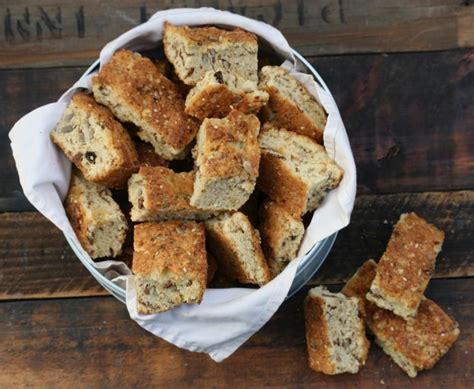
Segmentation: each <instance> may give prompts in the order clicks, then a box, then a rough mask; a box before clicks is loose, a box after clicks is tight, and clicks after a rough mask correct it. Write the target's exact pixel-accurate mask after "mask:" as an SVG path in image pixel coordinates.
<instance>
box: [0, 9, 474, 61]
mask: <svg viewBox="0 0 474 389" xmlns="http://www.w3.org/2000/svg"><path fill="white" fill-rule="evenodd" d="M199 6H211V7H215V8H218V9H223V10H228V11H232V12H235V13H237V14H241V15H245V16H248V17H250V18H253V19H257V20H262V21H265V22H267V23H269V24H271V25H273V26H275V27H277V28H278V29H280V30H281V31H282V32H283V34H285V36H286V37H287V38H288V40H289V42H290V44H291V45H293V46H294V47H295V48H296V49H298V50H300V51H301V52H302V53H303V54H305V55H323V54H324V55H327V54H347V53H367V52H401V51H427V50H428V51H432V50H444V49H451V48H459V47H472V46H473V45H474V31H473V29H472V18H473V17H474V13H473V9H472V7H471V6H470V3H469V2H468V1H467V2H466V1H458V0H440V1H437V2H436V3H434V2H427V1H424V0H410V1H408V0H403V1H394V0H391V1H384V2H380V1H378V0H355V1H342V0H328V1H325V2H313V1H310V0H298V1H293V0H237V1H236V0H234V1H230V0H160V1H151V0H145V1H141V2H139V3H137V2H134V1H131V0H125V1H121V2H119V3H117V2H115V1H112V0H105V1H101V2H100V3H97V2H96V1H93V0H83V1H82V2H80V3H77V2H76V1H73V0H68V1H58V0H39V1H35V2H33V1H31V0H16V1H12V0H6V1H4V2H3V4H2V7H1V9H0V31H1V32H2V34H1V40H0V68H8V67H10V68H11V67H38V66H58V65H69V66H70V65H78V64H82V65H83V64H87V63H89V62H90V61H91V60H92V59H94V58H95V57H97V55H98V52H99V50H100V48H101V47H102V46H103V45H104V44H105V43H106V42H108V41H110V40H112V39H114V38H116V37H117V36H118V35H120V34H122V33H123V32H125V31H127V30H128V29H130V28H132V27H134V26H136V25H138V24H139V23H142V22H144V21H146V20H147V19H148V18H149V17H150V16H151V15H152V14H153V13H154V12H156V11H157V10H163V9H169V8H179V7H199Z"/></svg>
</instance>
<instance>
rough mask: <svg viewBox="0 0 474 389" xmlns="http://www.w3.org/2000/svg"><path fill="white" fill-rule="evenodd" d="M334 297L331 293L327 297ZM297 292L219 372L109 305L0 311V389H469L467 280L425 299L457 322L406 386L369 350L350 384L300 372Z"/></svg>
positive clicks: (446, 284) (473, 329)
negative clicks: (445, 348)
mask: <svg viewBox="0 0 474 389" xmlns="http://www.w3.org/2000/svg"><path fill="white" fill-rule="evenodd" d="M335 289H336V290H338V289H339V286H337V287H336V288H335ZM305 293H306V290H305V291H302V292H300V293H299V294H297V295H296V296H295V297H293V298H292V299H290V300H289V301H288V302H286V303H284V304H283V306H282V307H281V308H280V310H279V311H278V312H277V314H276V315H275V316H274V317H273V318H272V319H271V321H270V322H269V323H268V324H266V325H265V326H264V327H263V329H262V330H260V331H259V332H258V333H257V334H256V335H254V336H253V337H252V338H251V339H250V340H249V341H248V342H247V343H246V344H245V345H244V346H243V347H242V348H241V349H239V350H238V351H237V352H236V353H235V354H234V355H232V356H231V357H230V358H228V359H227V360H225V361H224V362H223V363H221V364H217V363H214V362H213V361H212V360H211V359H210V358H209V357H208V356H206V355H204V354H198V353H191V352H188V351H184V350H181V349H178V348H176V347H174V346H172V345H170V344H169V343H166V342H165V341H162V340H160V339H158V338H156V337H154V336H153V335H151V334H149V333H147V332H145V330H143V329H141V328H140V327H139V326H138V325H137V324H136V323H134V322H133V321H132V320H131V319H129V317H128V313H127V311H126V308H125V307H124V306H123V305H122V304H120V303H119V302H118V301H116V300H114V299H113V298H111V297H101V298H81V299H62V300H41V301H23V302H6V303H2V304H0V315H1V317H2V320H1V321H0V350H1V351H0V363H1V366H2V369H1V371H0V386H2V387H25V386H33V387H37V386H38V385H39V384H41V386H43V387H64V388H69V387H94V388H95V387H114V386H120V387H143V386H145V387H151V386H159V387H198V388H200V387H213V388H224V387H230V386H232V387H245V388H261V387H292V388H295V387H298V388H300V387H305V388H306V387H308V388H309V387H311V388H328V387H331V388H332V387H378V386H381V384H384V385H386V386H387V387H398V388H399V387H405V386H408V385H410V384H416V385H417V387H420V388H432V387H456V388H472V387H473V385H474V379H473V375H472V366H473V365H474V353H473V352H472V350H473V349H474V344H473V339H474V304H473V300H472V298H471V296H472V294H473V293H474V281H473V280H472V279H458V280H434V281H432V282H431V284H430V286H429V288H428V291H427V295H428V296H429V297H430V298H432V299H434V300H435V301H436V302H437V303H438V304H439V305H440V306H441V307H443V309H445V310H446V311H447V312H448V313H449V314H450V315H452V316H453V317H455V318H456V320H457V321H458V322H459V325H460V328H461V335H460V338H459V340H458V342H457V343H456V344H455V345H454V346H453V348H452V349H451V350H450V351H449V352H448V353H447V354H446V355H445V356H444V357H443V359H441V361H440V362H439V363H438V364H437V365H436V366H435V367H434V368H433V369H432V370H429V371H426V372H422V373H420V374H419V376H418V377H417V378H416V379H409V378H408V377H407V376H406V375H405V373H403V372H402V371H401V369H399V368H398V367H397V366H396V365H395V364H393V363H392V362H391V361H390V360H389V358H388V357H387V356H386V355H385V354H383V352H382V351H381V349H380V348H379V347H378V346H376V345H375V344H372V347H371V350H370V352H369V358H368V361H367V364H366V366H365V367H364V368H363V369H362V370H361V371H360V372H359V373H358V374H356V375H351V374H342V375H338V376H324V375H322V374H318V373H315V372H313V371H312V370H310V369H309V368H308V366H307V355H306V346H305V340H304V323H303V310H302V307H303V297H304V295H305Z"/></svg>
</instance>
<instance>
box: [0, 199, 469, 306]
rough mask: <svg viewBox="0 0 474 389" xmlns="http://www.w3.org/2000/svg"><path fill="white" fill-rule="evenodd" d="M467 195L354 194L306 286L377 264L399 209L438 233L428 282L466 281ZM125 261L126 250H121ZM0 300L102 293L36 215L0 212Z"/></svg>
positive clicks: (51, 228)
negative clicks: (348, 218)
mask: <svg viewBox="0 0 474 389" xmlns="http://www.w3.org/2000/svg"><path fill="white" fill-rule="evenodd" d="M473 204H474V191H461V192H447V193H423V194H398V195H384V196H369V195H366V196H360V197H359V198H358V199H357V201H356V206H355V210H354V213H353V217H352V222H351V224H350V226H349V227H347V228H346V229H345V230H343V231H342V232H341V233H340V235H339V237H338V239H337V241H336V244H335V247H334V249H333V250H332V251H331V253H330V254H329V257H328V258H327V260H326V263H325V264H324V265H323V267H322V269H321V270H320V272H319V273H318V275H317V277H316V278H315V280H313V282H312V284H315V283H338V282H343V281H345V280H346V279H347V278H348V277H349V276H350V275H351V274H352V273H353V272H354V271H355V269H356V268H357V267H358V266H359V265H360V264H361V263H362V262H363V261H365V260H366V259H368V258H375V259H378V258H379V257H380V256H381V254H382V253H383V251H384V248H385V246H386V244H387V241H388V239H389V236H390V233H391V231H392V223H394V222H395V221H396V220H397V219H398V217H399V216H400V214H401V213H402V212H407V211H415V212H417V213H419V214H420V215H421V216H423V217H425V218H427V219H428V220H429V221H430V222H432V223H435V224H436V225H437V226H438V227H440V228H442V229H443V230H444V231H446V241H445V244H444V247H443V251H442V252H441V254H440V256H439V258H438V262H437V266H436V274H435V277H436V278H440V277H441V278H443V277H464V276H474V258H473V253H472V238H473V232H474V231H473V225H472V223H473V222H472V214H473ZM125 251H126V253H125V259H126V260H129V258H130V252H129V249H126V250H125ZM0 279H2V282H1V283H0V300H11V299H29V298H38V297H68V296H84V295H101V294H105V293H106V292H105V291H103V290H102V289H101V288H100V286H99V285H98V284H97V283H96V282H95V280H94V279H93V278H92V277H91V276H89V275H88V274H87V271H86V270H85V269H84V268H83V267H82V265H81V263H80V262H79V260H78V259H77V258H76V257H75V256H74V254H73V253H72V251H71V250H70V249H69V248H68V247H67V243H66V242H65V240H64V238H63V237H62V236H61V234H60V232H59V231H58V230H57V229H56V228H55V227H54V226H53V225H52V224H51V223H49V222H48V221H47V220H46V219H45V218H44V217H42V216H41V215H39V214H37V213H15V214H8V213H7V214H0Z"/></svg>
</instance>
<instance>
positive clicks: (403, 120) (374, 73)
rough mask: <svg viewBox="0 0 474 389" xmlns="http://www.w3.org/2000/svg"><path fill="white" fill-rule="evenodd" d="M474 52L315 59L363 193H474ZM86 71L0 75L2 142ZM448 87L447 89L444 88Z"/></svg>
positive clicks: (1, 148)
mask: <svg viewBox="0 0 474 389" xmlns="http://www.w3.org/2000/svg"><path fill="white" fill-rule="evenodd" d="M473 57H474V51H472V50H457V51H446V52H436V53H421V54H390V55H363V56H338V57H325V58H317V59H312V60H311V62H312V63H313V64H314V65H315V67H316V68H317V69H318V70H319V71H320V73H321V75H322V76H323V78H324V79H325V80H326V81H327V83H328V85H329V87H330V88H331V90H332V92H333V95H334V97H335V98H336V100H337V102H338V105H339V107H340V110H341V113H342V116H343V119H344V121H345V124H346V127H347V131H348V133H349V136H350V139H351V144H352V148H353V151H354V155H355V158H356V162H357V165H358V182H359V192H361V193H396V192H418V191H429V190H440V191H444V190H459V189H472V188H474V174H473V172H474V154H473V153H472V150H473V149H474V131H472V129H473V128H474V100H473V99H472V96H473V93H474V61H473ZM83 71H84V68H62V69H36V70H6V71H0V85H2V88H1V89H0V101H2V102H3V101H6V102H8V103H7V104H0V138H2V139H6V135H7V133H8V131H9V129H10V128H11V126H12V125H13V124H14V122H15V121H16V120H17V119H18V118H19V117H20V116H21V115H23V114H25V113H27V112H28V111H30V110H32V109H34V108H36V107H37V106H39V105H42V104H46V103H48V102H51V101H55V100H56V99H57V98H58V96H59V95H60V94H61V93H62V92H63V91H64V90H66V89H67V88H68V86H70V85H71V84H72V83H73V82H74V81H75V80H76V79H77V78H78V77H79V76H80V74H81V73H82V72H83ZM441 80H443V82H440V81H441ZM0 177H1V178H2V185H0V210H3V211H22V210H25V207H24V206H25V203H24V202H23V203H22V202H21V188H20V186H19V183H18V178H17V175H16V172H15V169H14V162H13V160H12V157H11V153H10V147H9V142H8V141H3V142H0Z"/></svg>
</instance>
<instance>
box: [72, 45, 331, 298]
mask: <svg viewBox="0 0 474 389" xmlns="http://www.w3.org/2000/svg"><path fill="white" fill-rule="evenodd" d="M291 52H292V54H293V55H294V56H295V58H296V59H297V60H298V61H299V62H301V63H302V64H303V65H304V67H305V68H306V70H307V71H309V72H310V73H311V75H313V76H314V77H315V78H316V80H317V82H318V83H319V84H320V85H321V87H322V88H323V89H324V91H325V92H326V93H328V94H329V95H330V96H331V98H333V96H332V93H331V91H330V90H329V88H328V87H327V85H326V83H325V82H324V80H323V79H322V77H321V76H320V75H319V73H318V72H317V71H316V69H314V68H313V66H312V65H311V64H310V63H309V62H308V61H307V60H306V58H304V57H303V56H302V55H301V54H300V53H299V52H297V51H296V50H295V49H293V48H291ZM99 65H100V59H97V60H96V61H94V62H93V63H92V64H91V65H90V66H89V68H88V69H87V70H86V71H85V72H84V73H83V74H82V76H81V77H80V79H83V78H85V77H87V76H88V75H90V73H92V72H93V71H94V70H95V69H96V68H97V67H98V66H99ZM337 234H338V233H337V232H335V233H333V234H332V235H330V236H328V237H326V238H324V239H322V240H320V241H318V242H316V243H315V244H314V245H313V247H311V249H310V250H309V251H308V252H307V253H306V254H305V255H304V256H303V258H302V259H301V261H300V263H299V264H298V268H297V269H296V274H295V278H294V280H293V283H292V284H291V287H290V290H289V291H288V295H287V296H286V298H285V300H287V299H289V298H290V297H291V296H293V295H294V294H295V293H297V292H298V291H299V290H300V289H301V288H302V287H303V286H305V285H306V283H307V282H308V281H309V280H310V279H311V278H312V277H313V276H314V275H315V274H316V272H317V271H318V270H319V268H320V267H321V265H322V264H323V263H324V261H325V260H326V258H327V256H328V254H329V252H330V251H331V249H332V246H333V245H334V242H335V240H336V237H337ZM64 236H65V237H66V240H67V242H68V244H69V246H70V247H71V248H72V250H73V252H74V254H76V256H77V257H78V258H79V260H80V261H81V262H82V264H83V265H84V266H85V267H86V269H87V270H89V272H90V273H91V274H92V276H93V277H94V278H95V279H96V280H97V282H99V284H101V285H102V287H103V288H104V289H106V290H107V291H109V292H110V293H111V294H112V295H113V296H114V297H115V298H117V299H118V300H119V301H121V302H122V303H125V302H126V290H125V289H124V288H122V287H121V286H119V285H117V284H116V283H114V282H112V281H111V280H109V279H108V278H106V277H104V276H103V275H102V273H100V272H99V271H98V270H97V268H95V267H94V265H93V262H92V260H89V259H88V258H87V257H86V256H85V255H84V254H83V251H82V249H81V248H79V247H78V246H77V244H76V242H75V241H74V240H73V239H71V238H70V237H69V236H67V235H66V234H64Z"/></svg>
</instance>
